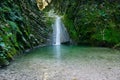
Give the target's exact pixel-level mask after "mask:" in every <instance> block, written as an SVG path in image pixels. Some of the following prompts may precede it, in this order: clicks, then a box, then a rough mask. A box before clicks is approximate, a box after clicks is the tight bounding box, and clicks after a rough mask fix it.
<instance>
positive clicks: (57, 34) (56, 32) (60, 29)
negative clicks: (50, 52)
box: [53, 16, 70, 45]
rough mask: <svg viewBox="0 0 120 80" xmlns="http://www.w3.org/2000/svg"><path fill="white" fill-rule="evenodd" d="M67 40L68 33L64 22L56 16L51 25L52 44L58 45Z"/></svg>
mask: <svg viewBox="0 0 120 80" xmlns="http://www.w3.org/2000/svg"><path fill="white" fill-rule="evenodd" d="M69 41H70V39H69V35H68V32H67V30H66V28H65V26H64V24H63V23H62V21H61V17H59V16H56V20H55V23H54V25H53V45H60V44H61V43H65V42H69Z"/></svg>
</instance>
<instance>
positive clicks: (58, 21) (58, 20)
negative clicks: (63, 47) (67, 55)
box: [55, 16, 61, 45]
mask: <svg viewBox="0 0 120 80" xmlns="http://www.w3.org/2000/svg"><path fill="white" fill-rule="evenodd" d="M55 27H56V40H55V45H60V27H61V26H60V17H58V16H57V18H56V21H55Z"/></svg>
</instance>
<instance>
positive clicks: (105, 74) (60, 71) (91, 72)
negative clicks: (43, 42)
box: [0, 45, 120, 80]
mask: <svg viewBox="0 0 120 80" xmlns="http://www.w3.org/2000/svg"><path fill="white" fill-rule="evenodd" d="M0 79H1V80H4V79H6V80H120V52H119V51H118V50H114V49H109V48H100V47H83V46H65V45H61V46H47V47H40V48H37V49H34V50H32V51H31V52H28V53H25V54H24V55H22V56H21V57H18V58H17V59H16V60H15V61H13V63H11V65H10V66H8V67H7V68H5V69H1V70H0Z"/></svg>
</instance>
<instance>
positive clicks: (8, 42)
mask: <svg viewBox="0 0 120 80" xmlns="http://www.w3.org/2000/svg"><path fill="white" fill-rule="evenodd" d="M29 2H31V1H26V0H23V1H21V0H17V1H16V0H0V66H4V65H8V64H9V61H11V60H13V59H14V57H15V56H16V55H17V54H19V53H20V52H22V51H24V50H26V49H30V48H32V47H34V46H37V45H39V44H40V42H39V41H38V39H39V38H40V40H42V38H41V37H39V36H40V34H41V33H40V32H44V31H45V28H44V27H46V25H44V22H43V21H42V20H43V18H42V14H41V12H40V11H38V10H37V11H36V9H37V8H34V10H33V7H36V6H33V4H30V3H29ZM23 3H24V4H23ZM31 5H32V7H31ZM34 5H36V4H35V3H34ZM41 26H42V27H43V28H42V27H41ZM35 30H37V31H35ZM38 30H41V31H40V32H38ZM46 32H48V31H46ZM44 33H45V32H44ZM31 35H32V36H31ZM41 35H43V34H41ZM46 37H47V35H46ZM43 42H44V41H43Z"/></svg>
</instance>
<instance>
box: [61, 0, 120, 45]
mask: <svg viewBox="0 0 120 80" xmlns="http://www.w3.org/2000/svg"><path fill="white" fill-rule="evenodd" d="M66 2H68V3H69V5H68V4H67V3H66V4H64V5H65V6H66V8H65V9H64V12H65V13H63V14H65V16H64V19H63V20H64V23H65V26H66V27H67V29H68V31H69V33H70V36H71V38H72V40H74V41H76V42H77V43H90V44H91V43H92V44H93V45H95V44H96V42H106V43H109V44H114V45H115V44H117V43H119V42H120V38H119V36H120V32H119V31H120V10H119V9H120V5H119V1H113V2H111V1H106V0H103V1H100V2H99V1H94V0H93V1H86V2H85V1H72V2H71V1H70V0H67V1H66ZM60 3H62V2H60ZM59 10H60V11H62V10H61V9H59ZM100 44H101V43H100Z"/></svg>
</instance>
